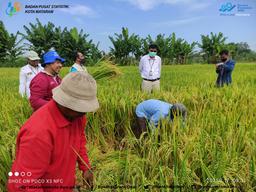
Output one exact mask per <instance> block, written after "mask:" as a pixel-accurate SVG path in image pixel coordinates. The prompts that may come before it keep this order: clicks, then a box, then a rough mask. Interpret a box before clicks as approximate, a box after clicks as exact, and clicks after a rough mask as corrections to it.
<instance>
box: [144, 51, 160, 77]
mask: <svg viewBox="0 0 256 192" xmlns="http://www.w3.org/2000/svg"><path fill="white" fill-rule="evenodd" d="M161 65H162V62H161V58H160V57H159V56H157V55H156V56H155V57H154V58H151V57H150V56H149V55H144V56H143V57H142V58H141V59H140V64H139V70H140V74H141V77H142V78H143V79H150V80H153V79H158V78H160V76H161Z"/></svg>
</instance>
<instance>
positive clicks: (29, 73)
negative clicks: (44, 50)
mask: <svg viewBox="0 0 256 192" xmlns="http://www.w3.org/2000/svg"><path fill="white" fill-rule="evenodd" d="M27 58H28V64H27V65H25V66H24V67H22V68H21V69H20V85H19V93H20V95H21V96H22V97H24V96H26V97H27V98H29V97H30V89H29V86H30V82H31V80H32V79H33V78H34V77H35V76H36V75H37V74H38V73H39V72H40V71H42V70H43V68H42V67H41V65H40V64H39V60H40V57H39V56H38V54H37V53H36V52H35V51H29V52H28V54H27Z"/></svg>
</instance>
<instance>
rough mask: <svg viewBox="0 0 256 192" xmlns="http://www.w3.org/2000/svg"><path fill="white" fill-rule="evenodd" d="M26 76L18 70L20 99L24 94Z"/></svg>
mask: <svg viewBox="0 0 256 192" xmlns="http://www.w3.org/2000/svg"><path fill="white" fill-rule="evenodd" d="M26 79H27V78H26V74H25V73H24V72H23V71H22V70H20V85H19V93H20V95H21V96H22V97H24V96H25V94H26Z"/></svg>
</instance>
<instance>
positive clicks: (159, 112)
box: [135, 99, 187, 137]
mask: <svg viewBox="0 0 256 192" xmlns="http://www.w3.org/2000/svg"><path fill="white" fill-rule="evenodd" d="M176 115H181V116H182V117H183V120H185V119H186V116H187V109H186V107H185V106H184V105H183V104H181V103H176V104H171V103H167V102H163V101H160V100H156V99H149V100H146V101H143V102H142V103H140V104H139V105H137V107H136V116H137V120H138V124H139V127H138V128H137V130H135V135H136V136H137V137H139V136H140V134H141V133H143V132H145V131H147V128H146V123H147V121H148V122H149V123H150V124H151V125H152V126H153V127H157V125H158V123H159V120H160V119H162V118H168V117H169V118H170V120H173V118H174V116H176Z"/></svg>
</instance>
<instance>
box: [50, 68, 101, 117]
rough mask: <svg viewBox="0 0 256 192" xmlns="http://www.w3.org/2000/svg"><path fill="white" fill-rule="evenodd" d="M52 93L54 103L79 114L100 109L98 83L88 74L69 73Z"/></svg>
mask: <svg viewBox="0 0 256 192" xmlns="http://www.w3.org/2000/svg"><path fill="white" fill-rule="evenodd" d="M52 93H53V100H54V101H56V102H57V103H58V104H60V105H62V106H64V107H67V108H69V109H72V110H74V111H77V112H82V113H85V112H94V111H96V110H97V109H98V108H99V102H98V99H97V85H96V81H95V80H94V78H93V77H92V76H91V75H90V74H89V73H86V72H74V73H69V74H68V75H66V76H65V77H64V78H63V80H62V82H61V84H60V85H59V86H58V87H56V88H54V89H53V90H52Z"/></svg>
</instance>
